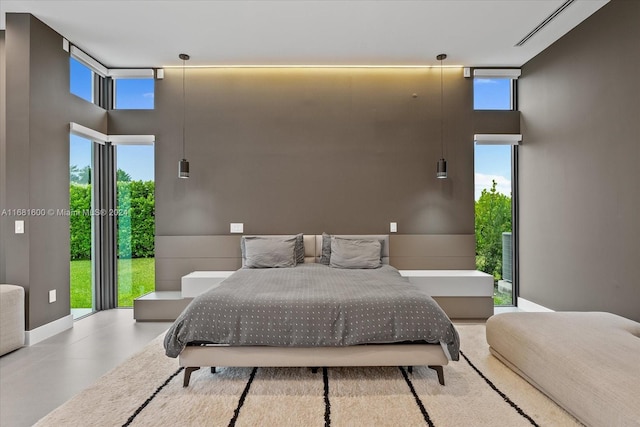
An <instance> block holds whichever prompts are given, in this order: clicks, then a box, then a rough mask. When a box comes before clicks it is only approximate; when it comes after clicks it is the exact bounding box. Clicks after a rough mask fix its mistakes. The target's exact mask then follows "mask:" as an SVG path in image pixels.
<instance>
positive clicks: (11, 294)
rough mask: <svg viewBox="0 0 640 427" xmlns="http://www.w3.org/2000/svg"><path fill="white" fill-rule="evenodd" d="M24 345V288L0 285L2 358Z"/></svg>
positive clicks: (0, 345) (0, 347)
mask: <svg viewBox="0 0 640 427" xmlns="http://www.w3.org/2000/svg"><path fill="white" fill-rule="evenodd" d="M23 345H24V288H22V287H21V286H15V285H0V356H1V355H3V354H5V353H8V352H10V351H13V350H15V349H17V348H20V347H22V346H23Z"/></svg>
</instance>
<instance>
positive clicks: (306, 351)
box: [179, 344, 449, 387]
mask: <svg viewBox="0 0 640 427" xmlns="http://www.w3.org/2000/svg"><path fill="white" fill-rule="evenodd" d="M179 363H180V366H183V367H184V368H185V370H184V380H183V383H182V385H183V387H187V386H188V385H189V381H190V379H191V374H192V373H193V372H194V371H197V370H198V369H200V368H201V367H205V366H208V367H211V372H212V373H215V368H216V367H222V366H233V367H311V368H313V367H318V366H323V367H338V366H407V367H409V372H411V371H412V367H413V366H428V367H429V368H431V369H433V370H435V371H436V373H437V375H438V382H439V383H440V384H441V385H444V370H443V366H445V365H447V364H448V363H449V359H448V358H447V356H446V354H445V352H444V350H443V349H442V347H441V346H440V344H371V345H358V346H349V347H266V346H238V347H236V346H227V345H202V346H187V347H186V348H185V349H184V350H183V351H182V353H180V356H179Z"/></svg>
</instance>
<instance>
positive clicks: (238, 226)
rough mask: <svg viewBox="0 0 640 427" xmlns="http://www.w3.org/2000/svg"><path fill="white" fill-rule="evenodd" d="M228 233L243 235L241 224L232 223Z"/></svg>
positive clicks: (242, 225)
mask: <svg viewBox="0 0 640 427" xmlns="http://www.w3.org/2000/svg"><path fill="white" fill-rule="evenodd" d="M230 231H231V232H232V233H244V224H243V223H241V222H232V223H231V227H230Z"/></svg>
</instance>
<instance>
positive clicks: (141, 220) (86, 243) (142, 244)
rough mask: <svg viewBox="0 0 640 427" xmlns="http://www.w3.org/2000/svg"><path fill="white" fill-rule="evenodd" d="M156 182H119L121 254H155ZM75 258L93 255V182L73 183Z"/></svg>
mask: <svg viewBox="0 0 640 427" xmlns="http://www.w3.org/2000/svg"><path fill="white" fill-rule="evenodd" d="M154 190H155V186H154V183H153V181H129V182H118V183H117V198H118V204H117V206H118V210H117V212H115V213H117V214H118V218H117V224H118V258H151V257H153V256H154V252H155V250H154V241H155V239H154V236H155V210H154V207H155V197H154ZM69 206H70V210H71V215H70V227H71V259H72V260H79V259H91V217H92V216H91V215H90V214H89V213H88V212H90V209H91V184H76V183H72V184H71V186H70V188H69Z"/></svg>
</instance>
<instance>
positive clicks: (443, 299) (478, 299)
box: [400, 270, 493, 319]
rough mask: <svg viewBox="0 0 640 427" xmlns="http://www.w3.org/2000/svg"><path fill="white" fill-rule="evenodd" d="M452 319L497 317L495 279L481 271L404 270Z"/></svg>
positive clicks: (404, 273) (402, 273)
mask: <svg viewBox="0 0 640 427" xmlns="http://www.w3.org/2000/svg"><path fill="white" fill-rule="evenodd" d="M400 274H401V275H402V276H403V277H406V278H408V279H409V282H411V283H413V284H414V285H416V286H417V287H418V288H420V289H421V290H423V291H424V292H425V293H426V294H428V295H429V296H431V297H432V298H433V299H434V300H436V302H437V303H438V304H439V305H440V306H441V307H442V309H443V310H444V311H445V313H447V315H448V316H449V317H450V318H452V319H486V318H488V317H490V316H492V315H493V276H491V275H490V274H487V273H483V272H481V271H477V270H400Z"/></svg>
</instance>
